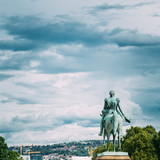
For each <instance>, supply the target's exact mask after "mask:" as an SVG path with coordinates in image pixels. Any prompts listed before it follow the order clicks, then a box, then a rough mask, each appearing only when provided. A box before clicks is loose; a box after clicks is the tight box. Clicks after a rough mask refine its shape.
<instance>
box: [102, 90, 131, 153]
mask: <svg viewBox="0 0 160 160" xmlns="http://www.w3.org/2000/svg"><path fill="white" fill-rule="evenodd" d="M109 95H110V97H109V98H108V99H107V98H105V100H104V108H103V111H102V115H101V116H102V119H101V124H100V133H99V135H100V136H102V134H103V143H104V147H105V136H107V139H108V145H107V151H109V143H110V134H113V144H114V149H113V151H115V138H116V133H117V132H118V151H120V150H121V140H122V137H123V120H122V118H123V117H124V119H125V120H126V121H127V122H128V123H130V122H131V121H130V119H128V118H127V117H126V116H125V115H124V113H123V111H122V109H121V106H120V99H119V98H115V92H114V91H113V90H111V91H110V92H109Z"/></svg>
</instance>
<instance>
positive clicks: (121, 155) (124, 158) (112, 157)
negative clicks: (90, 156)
mask: <svg viewBox="0 0 160 160" xmlns="http://www.w3.org/2000/svg"><path fill="white" fill-rule="evenodd" d="M96 160H131V159H130V158H129V156H128V153H127V152H103V153H100V154H98V155H97V159H96Z"/></svg>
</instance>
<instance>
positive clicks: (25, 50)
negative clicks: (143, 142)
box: [0, 0, 160, 146]
mask: <svg viewBox="0 0 160 160" xmlns="http://www.w3.org/2000/svg"><path fill="white" fill-rule="evenodd" d="M159 79H160V1H158V0H152V1H151V0H134V1H133V0H131V1H126V0H113V1H107V0H92V1H91V0H90V1H86V0H81V1H79V0H54V1H51V0H45V1H44V0H14V1H13V0H5V1H4V0H0V136H3V137H4V138H5V140H6V142H7V144H8V145H9V146H11V145H30V144H41V145H42V144H43V145H45V144H53V143H61V142H70V141H79V140H89V139H99V140H101V139H102V137H100V136H98V133H99V125H100V119H101V117H100V114H101V111H102V109H103V105H104V99H105V98H106V97H109V91H110V90H114V91H115V96H116V97H118V98H120V104H121V108H122V110H123V112H124V114H125V115H126V116H127V117H128V118H130V119H131V123H130V124H129V123H127V122H125V121H124V122H123V125H124V127H123V131H124V134H125V130H126V129H127V128H130V127H131V126H139V127H145V126H147V125H152V126H153V127H155V128H156V130H157V131H159V130H160V126H159V121H160V83H159V82H160V81H159Z"/></svg>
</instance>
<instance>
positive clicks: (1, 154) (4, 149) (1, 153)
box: [0, 137, 8, 160]
mask: <svg viewBox="0 0 160 160" xmlns="http://www.w3.org/2000/svg"><path fill="white" fill-rule="evenodd" d="M7 158H8V146H7V144H6V143H5V139H4V138H3V137H0V160H3V159H4V160H5V159H7Z"/></svg>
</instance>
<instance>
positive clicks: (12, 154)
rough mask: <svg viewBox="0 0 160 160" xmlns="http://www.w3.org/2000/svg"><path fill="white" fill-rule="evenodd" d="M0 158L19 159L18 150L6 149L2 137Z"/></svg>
mask: <svg viewBox="0 0 160 160" xmlns="http://www.w3.org/2000/svg"><path fill="white" fill-rule="evenodd" d="M0 160H21V158H20V155H19V153H18V152H16V151H9V150H8V146H7V144H6V143H5V139H4V138H3V137H0Z"/></svg>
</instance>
